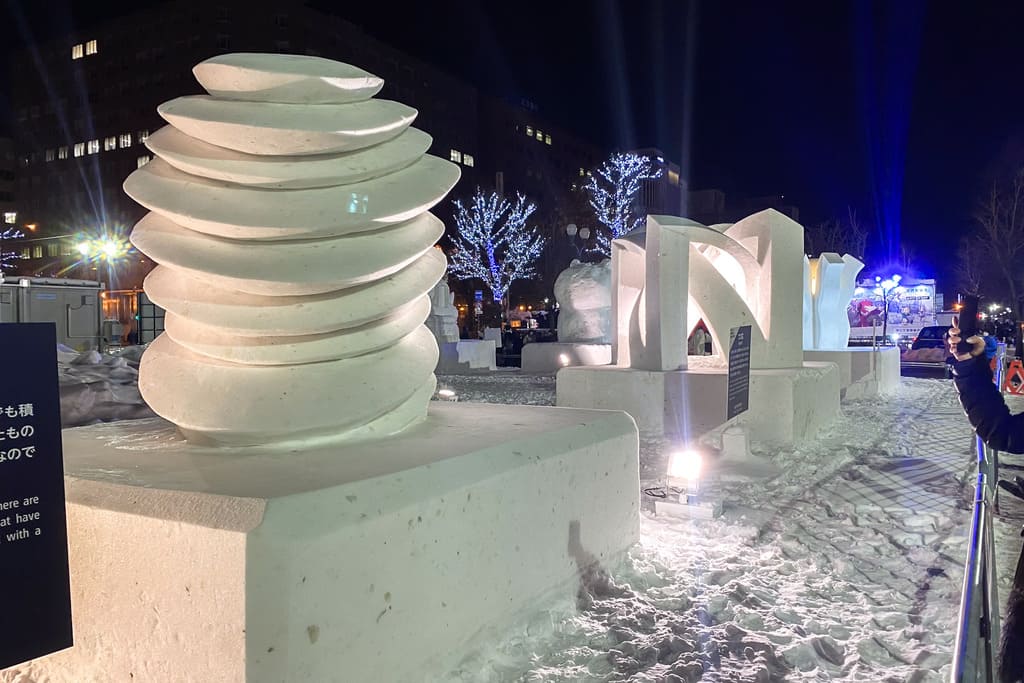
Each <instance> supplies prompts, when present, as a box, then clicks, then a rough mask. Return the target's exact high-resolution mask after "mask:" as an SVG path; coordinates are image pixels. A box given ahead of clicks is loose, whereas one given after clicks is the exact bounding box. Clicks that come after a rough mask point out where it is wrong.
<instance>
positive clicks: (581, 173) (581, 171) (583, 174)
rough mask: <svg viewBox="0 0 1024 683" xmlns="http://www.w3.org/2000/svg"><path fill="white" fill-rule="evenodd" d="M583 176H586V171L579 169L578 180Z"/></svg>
mask: <svg viewBox="0 0 1024 683" xmlns="http://www.w3.org/2000/svg"><path fill="white" fill-rule="evenodd" d="M585 175H587V171H586V170H585V169H583V168H580V178H582V177H583V176H585Z"/></svg>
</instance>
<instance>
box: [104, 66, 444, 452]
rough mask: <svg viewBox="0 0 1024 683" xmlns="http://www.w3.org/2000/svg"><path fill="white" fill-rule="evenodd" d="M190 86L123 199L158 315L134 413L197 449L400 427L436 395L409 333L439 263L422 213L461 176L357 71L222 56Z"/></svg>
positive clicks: (419, 341)
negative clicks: (138, 214) (137, 216)
mask: <svg viewBox="0 0 1024 683" xmlns="http://www.w3.org/2000/svg"><path fill="white" fill-rule="evenodd" d="M194 73H195V75H196V78H197V79H198V80H199V82H200V84H202V85H203V87H204V88H206V90H207V92H209V93H210V95H209V96H191V97H180V98H178V99H175V100H172V101H170V102H166V103H164V104H163V105H161V106H160V107H159V109H158V111H159V113H160V115H161V116H163V117H164V119H166V120H167V121H168V122H169V123H170V124H171V125H170V126H169V127H165V128H163V129H161V130H160V131H158V132H157V133H155V134H154V135H152V136H151V137H150V138H149V140H147V145H148V146H149V147H150V149H151V150H152V151H153V153H154V154H155V155H156V158H155V159H154V160H153V161H151V162H150V163H148V164H146V165H145V166H143V167H142V168H140V169H139V170H137V171H135V172H134V173H132V175H131V176H129V177H128V179H127V180H126V181H125V184H124V188H125V191H126V192H127V193H128V194H129V195H130V196H131V197H132V198H133V199H135V201H137V202H139V203H140V204H142V205H143V206H145V207H146V208H147V209H149V210H150V213H149V214H148V215H147V216H146V217H144V218H143V219H142V220H141V221H140V222H139V223H138V224H137V225H136V226H135V229H134V231H133V232H132V238H131V239H132V243H133V244H135V246H136V247H138V248H139V250H140V251H142V252H144V253H145V254H147V255H148V256H150V257H151V258H153V260H154V261H156V262H157V263H159V264H160V265H159V266H158V267H157V268H156V269H155V270H154V271H153V272H152V273H151V274H150V276H149V277H148V278H147V279H146V282H145V289H146V293H147V294H148V295H149V297H150V298H151V299H153V301H155V302H156V303H158V304H159V305H160V306H162V307H164V308H165V309H166V310H167V317H166V334H163V335H161V336H160V337H159V338H158V339H157V340H156V341H155V342H153V344H152V346H151V347H150V348H149V350H148V351H147V353H146V354H145V356H144V358H143V360H142V365H141V368H140V377H139V389H140V390H141V392H142V394H143V397H144V398H145V399H146V401H147V402H148V403H149V405H150V406H151V407H152V408H153V410H154V411H156V412H157V413H158V414H159V415H161V416H163V417H164V418H166V419H168V420H170V421H171V422H173V423H175V424H176V425H177V426H178V427H179V429H180V430H181V432H182V433H183V434H184V435H185V436H186V437H187V438H188V439H189V440H192V441H196V442H201V443H216V444H235V445H253V444H265V443H272V442H287V441H295V440H304V439H309V438H318V437H323V438H331V439H342V438H344V439H355V438H369V437H379V436H385V435H388V434H392V433H395V432H397V431H399V430H402V429H404V428H405V427H407V426H409V425H410V424H412V423H413V422H415V421H417V420H418V419H419V418H421V417H423V416H424V415H425V414H426V406H427V402H428V401H429V399H430V396H431V395H432V394H433V391H434V385H435V380H434V376H433V369H434V366H435V364H436V362H437V353H438V352H437V344H436V342H435V340H434V337H433V335H432V334H431V333H430V331H429V330H428V329H427V328H426V327H424V326H423V322H424V320H425V319H426V318H427V315H428V314H429V313H430V300H429V298H428V296H427V293H428V292H429V291H430V290H431V288H432V287H433V286H434V284H435V283H436V282H437V281H438V279H439V278H440V277H441V275H442V274H443V273H444V270H445V267H446V263H445V258H444V255H443V254H442V253H441V252H440V251H439V250H438V249H434V248H433V246H434V244H435V243H436V241H437V239H438V238H439V237H440V236H441V234H442V233H443V231H444V226H443V224H442V223H441V221H440V220H438V219H437V218H435V217H434V216H433V215H432V214H430V213H429V212H428V210H429V209H430V207H431V206H433V205H434V204H436V203H437V202H438V201H440V200H441V199H442V198H443V197H444V196H445V194H446V193H447V192H448V191H449V190H450V189H451V188H452V186H453V185H454V184H455V182H456V181H457V179H458V176H459V170H458V167H457V166H455V165H454V164H451V163H449V162H447V161H444V160H441V159H438V158H435V157H432V156H427V155H425V152H426V150H427V148H428V147H429V146H430V142H431V139H430V136H429V135H426V134H425V133H422V132H420V131H418V130H415V129H413V128H410V127H409V126H410V124H411V123H412V121H413V119H414V118H415V116H416V111H415V110H414V109H412V108H410V107H406V106H404V105H402V104H399V103H397V102H389V101H385V100H377V99H372V98H373V96H374V95H375V94H376V93H377V92H378V91H379V90H380V88H381V86H382V85H383V81H382V80H381V79H380V78H377V77H376V76H373V75H372V74H369V73H367V72H365V71H362V70H361V69H358V68H356V67H353V66H349V65H347V64H341V63H339V62H334V61H331V60H327V59H322V58H318V57H304V56H294V55H272V54H229V55H223V56H219V57H215V58H213V59H210V60H207V61H205V62H202V63H201V64H199V65H198V66H196V67H195V69H194Z"/></svg>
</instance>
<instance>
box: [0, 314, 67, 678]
mask: <svg viewBox="0 0 1024 683" xmlns="http://www.w3.org/2000/svg"><path fill="white" fill-rule="evenodd" d="M0 349H3V354H4V355H3V361H2V362H0V371H2V373H3V374H2V377H3V379H2V381H0V596H2V600H0V603H2V604H3V611H4V618H3V619H0V669H3V668H5V667H9V666H13V665H15V664H20V663H21V662H25V661H28V660H30V659H35V658H36V657H41V656H43V655H46V654H50V653H51V652H56V651H57V650H63V649H64V648H66V647H71V645H72V630H71V587H70V581H69V574H68V533H67V517H66V514H65V507H64V460H63V452H62V448H61V434H60V390H59V387H58V384H57V331H56V327H55V325H54V324H53V323H0Z"/></svg>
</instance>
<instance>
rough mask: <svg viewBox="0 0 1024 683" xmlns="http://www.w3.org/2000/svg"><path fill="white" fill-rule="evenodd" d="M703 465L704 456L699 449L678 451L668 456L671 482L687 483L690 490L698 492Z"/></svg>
mask: <svg viewBox="0 0 1024 683" xmlns="http://www.w3.org/2000/svg"><path fill="white" fill-rule="evenodd" d="M702 466H703V458H702V457H701V455H700V453H698V452H697V451H694V450H685V451H677V452H675V453H673V454H672V455H670V456H669V458H668V478H669V482H670V483H677V482H678V483H685V485H686V487H687V489H688V490H692V491H693V492H694V493H696V491H697V487H698V485H699V483H700V471H701V468H702Z"/></svg>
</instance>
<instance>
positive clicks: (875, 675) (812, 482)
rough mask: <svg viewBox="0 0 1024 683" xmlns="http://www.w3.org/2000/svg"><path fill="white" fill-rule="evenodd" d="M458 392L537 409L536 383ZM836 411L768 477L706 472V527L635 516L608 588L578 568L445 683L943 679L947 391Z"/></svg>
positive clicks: (645, 461)
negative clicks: (571, 597)
mask: <svg viewBox="0 0 1024 683" xmlns="http://www.w3.org/2000/svg"><path fill="white" fill-rule="evenodd" d="M473 379H474V380H476V383H475V386H474V387H473V388H472V389H471V390H467V391H465V395H464V396H463V400H472V399H471V398H470V396H472V397H474V398H475V397H480V398H486V399H487V400H490V401H492V402H494V401H498V402H503V401H504V399H507V398H508V397H510V396H515V397H522V396H528V397H530V398H532V399H533V400H534V401H537V402H540V401H541V400H542V393H543V392H542V389H543V385H544V380H543V379H539V378H530V379H534V380H536V383H535V384H533V385H526V384H524V382H523V381H522V380H523V379H525V378H519V377H508V378H505V377H503V378H501V380H500V381H496V380H495V379H494V378H491V385H490V387H489V388H490V390H491V391H493V392H494V393H493V394H491V395H485V393H486V390H487V388H488V387H487V386H485V382H486V378H473ZM509 379H512V380H514V381H512V382H509V381H508V380H509ZM547 381H548V383H549V389H548V391H549V392H550V393H549V394H548V398H549V400H550V399H552V398H553V387H554V383H553V381H550V380H547ZM505 386H509V388H508V389H507V390H506V389H505V388H504V387H505ZM463 389H464V390H466V389H469V388H468V387H463ZM477 400H479V399H477ZM843 408H844V415H843V416H842V417H841V418H840V419H839V420H838V421H837V423H836V424H835V426H834V427H833V429H832V430H831V431H830V432H829V433H828V434H825V435H822V436H821V437H820V438H819V439H817V440H815V441H814V442H811V443H808V444H805V445H803V446H801V447H799V448H794V449H791V450H787V451H782V452H771V453H764V452H762V453H759V454H758V455H759V456H760V457H762V458H764V459H765V460H767V461H770V463H771V464H772V465H774V466H775V467H777V468H779V469H781V472H782V474H781V475H780V476H777V477H775V478H773V479H770V480H760V481H753V482H751V481H746V482H743V481H731V480H730V481H724V480H723V481H715V480H714V475H711V476H710V477H709V479H710V481H707V482H705V490H706V492H707V489H710V495H715V496H720V497H722V498H723V499H724V501H725V502H726V505H727V508H726V513H725V515H724V516H723V517H722V518H720V519H717V520H712V521H690V520H682V519H676V518H664V517H662V518H659V517H654V516H653V515H652V514H651V512H650V510H647V511H646V512H645V513H644V518H643V521H642V541H641V544H640V546H639V547H638V548H636V549H635V550H634V551H633V552H632V553H631V555H630V556H629V557H628V558H627V559H626V560H625V561H624V562H623V563H622V564H621V565H620V566H617V567H607V568H604V569H606V570H607V571H608V572H609V575H608V577H609V580H607V581H594V580H593V578H594V576H595V575H597V574H600V572H599V571H596V572H595V571H591V572H588V573H587V574H586V575H584V576H583V577H581V583H580V589H579V594H578V596H577V599H576V600H575V604H574V603H573V601H564V602H562V603H560V604H553V605H551V604H548V605H545V612H544V613H543V614H536V615H533V617H532V618H527V619H526V620H524V623H523V624H521V625H520V626H519V627H517V629H516V630H515V631H514V632H513V633H511V634H508V633H505V634H502V636H501V637H500V638H498V641H499V642H497V643H492V644H490V645H489V646H488V647H486V648H483V649H482V650H481V652H480V653H478V654H477V655H474V656H472V657H470V658H468V659H467V660H466V661H465V662H464V663H463V665H462V666H460V667H459V670H458V671H456V672H453V674H452V677H453V678H455V679H456V680H464V681H674V682H680V681H698V680H709V681H756V682H763V681H783V680H785V681H799V680H805V681H905V680H914V681H941V680H946V679H947V678H948V671H949V665H950V662H951V657H952V655H951V652H952V647H953V639H954V637H955V628H956V617H957V608H958V604H959V600H960V586H961V580H962V576H963V569H962V563H963V560H964V557H965V547H966V533H967V525H968V514H969V513H968V510H969V505H970V493H971V483H972V480H971V473H972V470H973V459H972V455H973V450H972V439H971V432H970V428H969V427H968V425H967V423H966V420H965V419H964V418H963V416H962V413H961V411H960V408H959V406H958V404H957V403H956V398H955V395H954V393H953V391H952V387H951V386H950V383H948V382H941V381H932V380H904V384H903V387H902V388H901V390H900V391H899V392H898V393H897V394H896V395H894V396H891V397H887V398H882V399H875V400H872V401H859V402H848V403H846V404H844V406H843ZM666 445H667V444H659V443H647V444H644V446H643V447H642V452H641V477H642V478H644V479H646V480H647V481H646V482H645V485H647V486H650V485H652V484H654V483H656V482H655V480H656V479H657V478H658V477H659V476H660V473H662V472H664V469H665V463H664V459H665V456H664V451H665V446H666ZM647 507H649V506H647Z"/></svg>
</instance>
